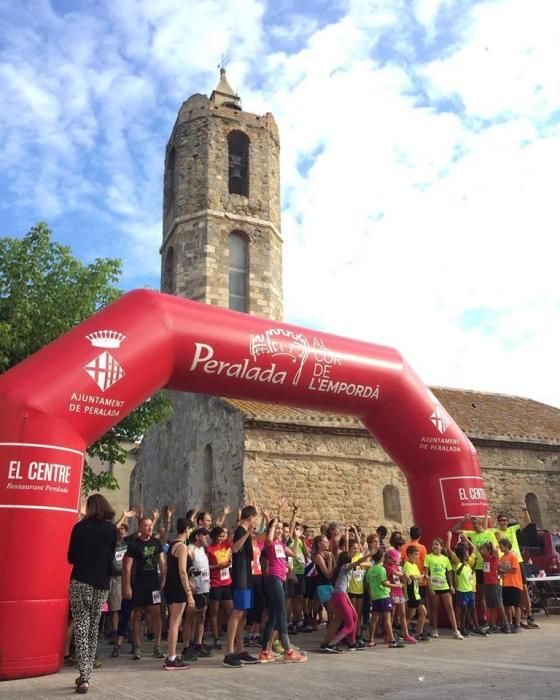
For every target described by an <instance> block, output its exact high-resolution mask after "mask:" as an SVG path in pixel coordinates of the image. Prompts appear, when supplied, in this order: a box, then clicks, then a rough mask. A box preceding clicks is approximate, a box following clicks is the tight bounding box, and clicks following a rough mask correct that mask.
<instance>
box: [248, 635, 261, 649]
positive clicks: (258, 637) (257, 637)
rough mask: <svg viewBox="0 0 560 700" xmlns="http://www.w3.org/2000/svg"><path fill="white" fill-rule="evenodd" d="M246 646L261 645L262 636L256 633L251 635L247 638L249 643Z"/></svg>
mask: <svg viewBox="0 0 560 700" xmlns="http://www.w3.org/2000/svg"><path fill="white" fill-rule="evenodd" d="M248 646H250V647H262V638H261V635H260V634H256V635H255V636H254V637H251V638H250V639H249V644H248Z"/></svg>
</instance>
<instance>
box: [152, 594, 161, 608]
mask: <svg viewBox="0 0 560 700" xmlns="http://www.w3.org/2000/svg"><path fill="white" fill-rule="evenodd" d="M152 603H153V604H154V605H159V604H160V603H161V591H152Z"/></svg>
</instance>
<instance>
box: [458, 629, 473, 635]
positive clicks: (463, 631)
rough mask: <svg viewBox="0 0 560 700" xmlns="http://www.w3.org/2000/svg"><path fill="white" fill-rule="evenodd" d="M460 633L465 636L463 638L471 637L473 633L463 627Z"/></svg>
mask: <svg viewBox="0 0 560 700" xmlns="http://www.w3.org/2000/svg"><path fill="white" fill-rule="evenodd" d="M459 632H460V633H461V634H462V635H463V637H470V636H471V631H470V630H468V629H466V628H465V627H461V629H460V630H459Z"/></svg>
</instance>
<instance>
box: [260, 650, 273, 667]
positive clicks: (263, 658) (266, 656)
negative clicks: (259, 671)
mask: <svg viewBox="0 0 560 700" xmlns="http://www.w3.org/2000/svg"><path fill="white" fill-rule="evenodd" d="M270 661H276V656H275V655H274V654H273V653H272V652H271V651H261V653H260V654H259V663H260V664H267V663H269V662H270Z"/></svg>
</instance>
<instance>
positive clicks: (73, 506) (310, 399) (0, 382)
mask: <svg viewBox="0 0 560 700" xmlns="http://www.w3.org/2000/svg"><path fill="white" fill-rule="evenodd" d="M162 387H168V388H170V389H176V390H182V391H189V392H195V393H204V394H212V395H216V396H227V397H235V398H244V399H253V400H258V401H269V402H275V403H284V404H289V405H293V406H299V407H306V408H312V409H319V410H327V411H335V412H338V413H346V414H349V415H353V416H356V417H357V418H359V419H360V420H361V421H362V422H363V424H364V425H365V426H366V428H367V429H368V430H369V431H370V432H371V434H372V435H373V436H374V437H375V438H376V440H377V441H378V442H379V443H380V444H381V445H382V447H383V448H384V449H385V451H386V452H387V453H388V454H389V455H390V456H391V457H392V459H393V460H394V461H395V462H396V464H398V465H399V466H400V468H401V469H402V470H403V472H404V474H405V475H406V477H407V479H408V484H409V488H410V496H411V501H412V507H413V512H414V519H415V521H416V522H417V523H419V524H420V525H421V527H422V528H423V530H424V532H425V534H426V536H427V537H430V536H431V535H433V534H436V533H443V532H445V531H446V530H447V529H448V528H449V527H450V526H451V525H453V524H455V523H456V522H457V519H458V518H461V517H462V516H463V515H465V514H466V513H468V512H470V513H476V514H479V515H484V514H486V500H485V496H484V489H483V484H482V479H481V476H480V469H479V464H478V459H477V455H476V452H475V450H474V448H473V446H472V444H471V443H470V441H469V440H468V438H467V437H466V436H465V434H464V433H463V432H462V431H461V430H460V428H459V427H458V426H457V425H456V423H455V422H454V421H453V419H452V418H451V417H450V416H449V415H448V414H447V413H446V411H445V409H444V408H443V407H442V406H441V405H440V403H439V402H438V401H437V399H436V398H435V397H434V395H433V394H432V393H431V392H430V391H429V389H427V387H426V386H424V384H423V383H422V382H421V381H420V379H419V378H418V377H417V376H416V374H415V373H414V372H413V371H412V370H411V368H410V367H409V366H408V365H407V364H406V362H405V361H404V360H403V358H402V357H401V356H400V355H399V353H398V352H396V351H395V350H393V349H391V348H387V347H382V346H378V345H372V344H368V343H364V342H359V341H356V340H349V339H346V338H341V337H338V336H334V335H328V334H326V333H319V332H316V331H311V330H307V329H304V328H299V327H296V326H290V325H287V324H284V323H278V322H275V321H269V320H265V319H261V318H256V317H254V316H250V315H248V314H241V313H236V312H233V311H229V310H226V309H221V308H216V307H212V306H207V305H204V304H199V303H197V302H192V301H187V300H185V299H181V298H178V297H172V296H168V295H165V294H160V293H157V292H151V291H146V290H138V291H134V292H130V293H128V294H126V295H125V296H123V297H121V298H120V299H119V300H118V301H116V302H114V303H113V304H111V305H110V306H108V307H107V308H105V309H104V310H102V311H101V312H99V313H98V314H96V315H94V316H92V317H91V318H89V319H88V320H86V321H84V322H83V323H82V324H80V325H79V326H77V327H76V328H74V329H73V330H71V331H70V332H68V333H66V334H65V335H64V336H62V337H61V338H59V339H58V340H56V341H55V342H53V343H51V344H50V345H48V346H46V347H45V348H43V349H42V350H40V351H39V352H37V353H36V354H35V355H33V356H32V357H30V358H28V359H27V360H25V361H24V362H22V363H21V364H20V365H18V366H16V367H14V368H12V369H11V370H9V371H8V372H6V373H5V374H4V375H2V376H1V377H0V531H1V532H2V533H3V534H4V556H3V562H4V567H3V575H2V576H1V577H0V678H2V679H9V678H18V677H23V676H36V675H42V674H46V673H52V672H55V671H57V670H58V669H59V668H60V665H61V662H62V651H63V638H64V630H65V625H66V619H67V618H66V611H67V587H68V575H69V568H68V566H67V564H66V549H67V544H68V537H69V533H70V529H71V527H72V525H73V524H74V523H75V522H76V519H77V510H78V501H79V491H80V483H81V476H82V465H83V458H84V454H85V449H86V447H87V446H88V445H89V444H91V443H92V442H93V441H94V440H96V439H97V438H98V437H100V436H101V435H102V434H103V433H105V432H106V431H107V430H108V429H109V428H111V427H112V426H113V425H115V424H116V423H117V422H119V421H120V420H122V418H124V417H125V416H126V415H127V414H128V413H130V411H132V410H133V409H134V408H136V407H137V406H138V405H139V404H140V403H142V401H144V400H145V399H146V397H147V396H150V395H151V394H153V393H154V392H156V391H157V390H158V389H161V388H162Z"/></svg>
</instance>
